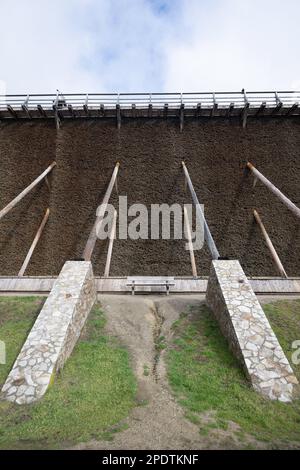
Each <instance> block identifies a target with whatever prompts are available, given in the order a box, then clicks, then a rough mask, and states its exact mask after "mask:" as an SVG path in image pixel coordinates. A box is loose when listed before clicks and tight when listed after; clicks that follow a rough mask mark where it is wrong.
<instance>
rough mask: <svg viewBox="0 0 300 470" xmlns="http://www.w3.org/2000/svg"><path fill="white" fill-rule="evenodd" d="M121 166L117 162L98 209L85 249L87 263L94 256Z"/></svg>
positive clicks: (84, 254)
mask: <svg viewBox="0 0 300 470" xmlns="http://www.w3.org/2000/svg"><path fill="white" fill-rule="evenodd" d="M119 165H120V164H119V162H117V163H116V166H115V169H114V171H113V174H112V177H111V179H110V183H109V185H108V188H107V190H106V193H105V195H104V198H103V200H102V203H101V204H100V206H99V207H98V209H97V214H98V212H99V214H98V215H97V216H96V220H95V223H94V225H93V228H92V230H91V232H90V235H89V238H88V241H87V243H86V246H85V249H84V252H83V258H84V259H85V261H90V260H91V258H92V254H93V251H94V248H95V244H96V241H97V228H98V229H99V225H98V224H102V222H103V217H104V214H105V211H106V208H107V204H108V201H109V198H110V196H111V193H112V190H113V187H114V184H115V181H116V178H117V174H118V170H119ZM100 227H101V225H100Z"/></svg>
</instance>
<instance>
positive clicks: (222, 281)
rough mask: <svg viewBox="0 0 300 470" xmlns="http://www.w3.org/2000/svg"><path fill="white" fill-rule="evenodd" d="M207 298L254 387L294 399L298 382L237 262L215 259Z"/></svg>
mask: <svg viewBox="0 0 300 470" xmlns="http://www.w3.org/2000/svg"><path fill="white" fill-rule="evenodd" d="M206 301H207V304H208V305H209V307H210V308H211V309H212V311H213V313H214V315H215V317H216V319H217V321H218V322H219V324H220V327H221V330H222V333H223V334H224V336H225V337H226V338H227V340H228V342H229V345H230V348H231V349H232V351H233V353H234V354H235V355H236V356H237V357H238V359H239V360H240V362H241V363H242V364H243V366H244V368H245V371H246V373H247V375H248V377H249V379H250V381H251V383H252V385H253V387H254V388H255V390H257V391H258V392H260V393H262V394H263V395H265V396H266V397H268V398H270V399H273V400H274V399H277V400H280V401H284V402H289V401H291V400H292V399H293V397H294V395H295V392H296V390H297V385H298V381H297V379H296V377H295V375H294V373H293V370H292V368H291V366H290V365H289V362H288V360H287V358H286V356H285V354H284V352H283V350H282V348H281V346H280V344H279V342H278V340H277V338H276V336H275V334H274V332H273V330H272V328H271V325H270V323H269V321H268V320H267V318H266V316H265V314H264V311H263V309H262V308H261V306H260V304H259V302H258V300H257V298H256V296H255V294H254V292H253V290H252V287H251V285H250V283H249V281H248V279H247V277H246V276H245V273H244V271H243V269H242V267H241V265H240V263H239V262H238V261H227V260H226V261H225V260H218V261H213V262H212V267H211V273H210V278H209V281H208V287H207V293H206Z"/></svg>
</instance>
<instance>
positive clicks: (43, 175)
mask: <svg viewBox="0 0 300 470" xmlns="http://www.w3.org/2000/svg"><path fill="white" fill-rule="evenodd" d="M55 165H56V162H53V163H51V165H49V166H48V168H47V169H46V170H45V171H44V172H43V173H42V174H41V175H40V176H38V178H36V179H35V180H34V181H33V182H32V183H31V184H30V185H29V186H27V188H25V189H24V190H23V191H22V192H21V193H20V194H19V195H18V196H17V197H15V198H14V199H13V200H12V201H11V202H10V203H9V204H7V206H6V207H4V209H2V210H1V211H0V220H1V219H2V217H4V216H5V215H6V214H7V213H8V212H9V211H10V210H11V209H12V208H13V207H15V205H16V204H18V202H20V201H21V200H22V199H23V197H24V196H26V194H28V193H29V192H30V191H31V190H32V189H33V188H34V187H35V186H36V185H37V184H38V183H39V182H40V181H42V180H43V179H44V178H45V177H46V176H47V175H48V173H50V171H51V170H52V169H53V168H54V167H55Z"/></svg>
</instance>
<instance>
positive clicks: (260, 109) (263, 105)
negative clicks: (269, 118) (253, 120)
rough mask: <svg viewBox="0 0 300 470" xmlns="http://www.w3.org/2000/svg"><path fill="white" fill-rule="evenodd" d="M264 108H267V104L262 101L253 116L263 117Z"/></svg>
mask: <svg viewBox="0 0 300 470" xmlns="http://www.w3.org/2000/svg"><path fill="white" fill-rule="evenodd" d="M266 107H267V103H266V102H265V101H263V102H262V103H261V105H260V107H259V108H258V110H257V112H256V114H255V116H259V115H260V114H261V115H263V114H264V112H265V109H266Z"/></svg>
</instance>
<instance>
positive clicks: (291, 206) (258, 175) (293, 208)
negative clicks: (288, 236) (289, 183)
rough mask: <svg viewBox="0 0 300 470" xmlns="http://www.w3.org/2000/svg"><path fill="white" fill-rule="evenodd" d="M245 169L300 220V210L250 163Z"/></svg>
mask: <svg viewBox="0 0 300 470" xmlns="http://www.w3.org/2000/svg"><path fill="white" fill-rule="evenodd" d="M247 168H248V169H249V170H250V171H252V173H253V174H254V176H255V178H257V179H259V180H260V181H261V182H262V183H263V184H264V185H265V186H266V187H267V188H268V189H269V190H270V191H271V192H272V193H273V194H275V196H277V197H278V199H280V200H281V202H282V203H283V204H284V205H285V206H286V207H287V208H288V209H289V210H290V211H292V212H293V214H294V215H295V216H296V217H299V218H300V209H299V208H298V207H297V206H296V204H294V203H293V202H292V201H291V200H290V199H289V198H288V197H286V196H285V195H284V194H283V193H282V192H281V191H280V190H279V189H278V188H276V186H275V185H274V184H273V183H271V181H269V180H268V179H267V178H266V177H265V176H264V175H263V174H262V173H261V172H260V171H258V170H257V169H256V168H255V166H253V165H252V163H250V162H248V163H247Z"/></svg>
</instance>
